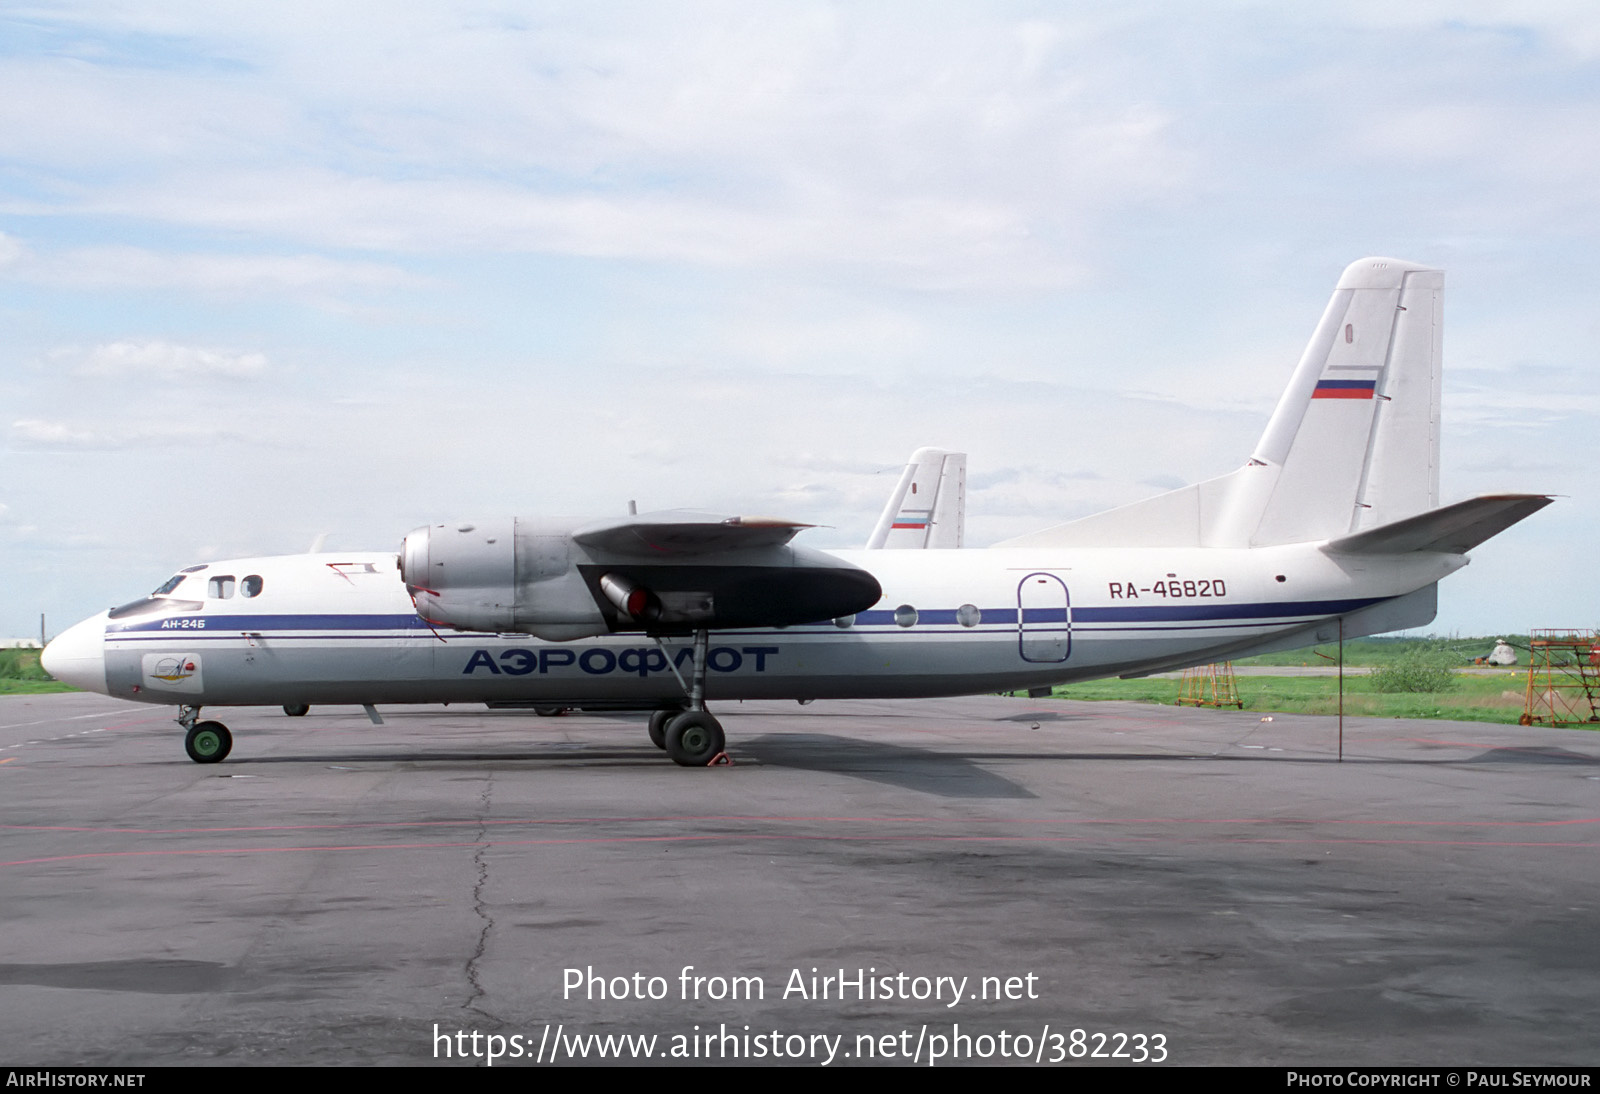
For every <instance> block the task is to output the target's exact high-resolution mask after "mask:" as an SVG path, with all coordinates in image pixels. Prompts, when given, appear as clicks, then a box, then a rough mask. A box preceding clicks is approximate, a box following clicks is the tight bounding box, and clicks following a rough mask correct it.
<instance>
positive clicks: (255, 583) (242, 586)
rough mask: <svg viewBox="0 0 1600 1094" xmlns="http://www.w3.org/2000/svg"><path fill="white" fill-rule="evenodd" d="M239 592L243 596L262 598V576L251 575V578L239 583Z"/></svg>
mask: <svg viewBox="0 0 1600 1094" xmlns="http://www.w3.org/2000/svg"><path fill="white" fill-rule="evenodd" d="M239 592H240V594H241V595H243V596H260V595H261V575H260V574H251V575H250V576H249V577H247V578H245V579H244V580H243V581H241V582H239Z"/></svg>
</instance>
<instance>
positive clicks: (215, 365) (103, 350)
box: [50, 340, 267, 380]
mask: <svg viewBox="0 0 1600 1094" xmlns="http://www.w3.org/2000/svg"><path fill="white" fill-rule="evenodd" d="M50 362H51V363H52V364H55V365H58V366H60V365H64V366H65V367H66V368H67V369H68V371H70V372H71V373H72V374H73V375H77V376H101V377H149V378H153V379H160V380H191V379H199V378H206V377H216V378H221V379H234V380H239V379H253V378H255V377H258V376H261V375H262V374H264V373H265V372H266V371H267V358H266V356H265V355H264V354H260V353H234V352H231V351H228V350H218V349H208V348H205V347H202V346H180V345H176V344H174V343H172V342H163V341H159V340H155V341H148V342H135V341H123V342H108V343H105V344H103V345H99V346H94V347H92V348H90V349H87V350H80V349H76V348H64V349H59V350H56V351H55V352H54V353H52V354H51V355H50Z"/></svg>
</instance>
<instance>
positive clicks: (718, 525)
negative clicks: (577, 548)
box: [572, 509, 814, 558]
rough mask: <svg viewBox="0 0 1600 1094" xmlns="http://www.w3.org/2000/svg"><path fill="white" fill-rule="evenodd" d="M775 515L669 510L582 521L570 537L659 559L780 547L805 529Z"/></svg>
mask: <svg viewBox="0 0 1600 1094" xmlns="http://www.w3.org/2000/svg"><path fill="white" fill-rule="evenodd" d="M811 527H814V525H810V524H801V523H799V522H797V521H792V520H783V519H781V518H778V517H727V516H722V515H720V514H717V513H697V512H693V511H692V510H688V509H673V510H667V511H665V512H660V513H640V514H638V515H636V516H627V517H618V518H617V519H615V520H602V521H597V522H595V523H594V524H586V525H584V526H583V527H582V528H579V529H577V530H576V531H574V532H573V533H572V538H573V539H574V540H575V541H577V542H578V543H581V544H583V545H584V546H585V547H589V548H592V549H594V550H599V551H606V552H615V553H617V554H623V555H635V556H638V557H641V558H660V557H662V556H667V555H677V556H683V555H711V554H719V553H721V552H724V551H742V550H751V549H757V548H762V547H781V546H783V545H784V544H785V543H788V542H789V541H790V540H791V539H793V538H794V537H795V534H796V533H798V532H801V531H803V530H804V529H806V528H811Z"/></svg>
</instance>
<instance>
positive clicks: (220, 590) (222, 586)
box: [206, 574, 233, 600]
mask: <svg viewBox="0 0 1600 1094" xmlns="http://www.w3.org/2000/svg"><path fill="white" fill-rule="evenodd" d="M206 593H207V595H209V596H212V597H215V598H216V599H218V600H226V599H228V597H230V596H232V595H233V575H232V574H218V575H217V576H216V577H214V578H212V579H211V580H210V581H209V582H207V583H206Z"/></svg>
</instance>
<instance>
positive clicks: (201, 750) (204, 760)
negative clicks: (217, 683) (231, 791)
mask: <svg viewBox="0 0 1600 1094" xmlns="http://www.w3.org/2000/svg"><path fill="white" fill-rule="evenodd" d="M199 717H200V708H199V707H179V708H178V724H179V725H180V726H182V727H183V728H184V729H185V730H187V731H188V732H187V733H186V734H185V735H184V738H183V750H184V751H185V752H187V753H188V754H189V759H191V760H193V761H194V762H195V763H197V764H215V763H221V762H222V761H223V760H224V759H226V758H227V756H228V753H229V752H231V751H233V734H232V733H229V732H228V727H227V726H225V725H223V724H222V723H221V722H202V721H198V719H199Z"/></svg>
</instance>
